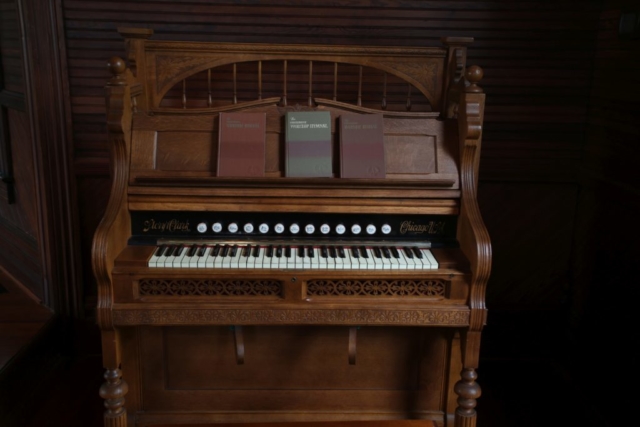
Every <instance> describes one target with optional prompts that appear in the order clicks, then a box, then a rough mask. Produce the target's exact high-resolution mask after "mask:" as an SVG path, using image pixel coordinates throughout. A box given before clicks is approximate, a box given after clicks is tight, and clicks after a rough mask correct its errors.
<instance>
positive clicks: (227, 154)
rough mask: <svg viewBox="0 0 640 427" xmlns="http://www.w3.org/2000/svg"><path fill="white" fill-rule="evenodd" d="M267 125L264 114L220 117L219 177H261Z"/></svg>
mask: <svg viewBox="0 0 640 427" xmlns="http://www.w3.org/2000/svg"><path fill="white" fill-rule="evenodd" d="M266 123H267V116H266V114H265V113H249V112H236V113H220V119H219V132H218V171H217V175H218V176H221V177H253V176H256V177H257V176H264V174H265V166H264V165H265V141H266Z"/></svg>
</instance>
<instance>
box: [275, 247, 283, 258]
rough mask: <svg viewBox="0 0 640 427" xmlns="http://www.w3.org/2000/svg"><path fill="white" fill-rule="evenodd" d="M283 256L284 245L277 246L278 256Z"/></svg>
mask: <svg viewBox="0 0 640 427" xmlns="http://www.w3.org/2000/svg"><path fill="white" fill-rule="evenodd" d="M280 257H282V245H278V246H277V247H276V258H280Z"/></svg>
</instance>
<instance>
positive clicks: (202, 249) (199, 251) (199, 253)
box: [197, 246, 207, 257]
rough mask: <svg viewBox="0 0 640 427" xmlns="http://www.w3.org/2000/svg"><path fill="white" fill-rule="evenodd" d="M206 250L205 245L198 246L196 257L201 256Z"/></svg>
mask: <svg viewBox="0 0 640 427" xmlns="http://www.w3.org/2000/svg"><path fill="white" fill-rule="evenodd" d="M206 250H207V247H206V246H201V247H200V249H198V254H197V256H198V257H203V256H204V253H205V252H206Z"/></svg>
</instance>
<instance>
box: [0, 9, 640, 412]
mask: <svg viewBox="0 0 640 427" xmlns="http://www.w3.org/2000/svg"><path fill="white" fill-rule="evenodd" d="M628 12H634V13H636V14H638V13H640V2H638V1H630V0H556V1H543V0H537V1H535V0H531V1H507V0H499V1H444V0H442V1H392V0H379V1H362V0H337V1H332V2H326V1H304V2H303V1H287V0H270V1H259V0H258V1H249V0H247V1H219V0H191V1H184V2H177V1H164V0H155V1H147V0H144V1H135V2H133V1H130V2H118V1H93V0H91V1H80V0H77V1H71V0H56V1H49V2H47V1H38V0H0V37H1V42H0V60H1V63H0V65H1V70H2V74H1V77H2V79H1V81H0V89H1V91H0V106H1V107H2V112H3V129H4V131H3V133H1V134H0V137H1V138H3V139H4V141H5V144H7V142H8V146H9V147H10V152H11V159H10V161H9V162H7V161H5V162H4V165H5V166H4V167H5V168H6V164H11V165H12V169H13V176H14V178H15V185H14V191H15V203H12V204H9V203H8V202H7V200H6V195H5V192H6V191H7V186H6V185H4V184H0V186H2V188H0V242H1V244H0V269H2V270H3V272H4V273H5V274H6V275H8V276H10V277H12V278H13V280H15V282H17V283H19V284H20V285H21V286H23V287H24V288H26V289H27V290H28V291H29V292H31V293H32V294H33V295H34V296H35V297H36V298H37V299H39V300H40V301H42V303H43V304H44V305H45V306H46V307H48V308H50V309H51V310H52V311H53V312H54V313H55V314H56V316H57V317H59V318H62V319H67V320H70V321H71V323H73V324H75V325H77V324H83V325H86V327H84V328H81V329H82V331H84V332H83V334H85V335H86V336H85V335H83V339H86V340H97V339H98V332H97V327H95V320H94V318H93V316H94V307H95V304H96V286H95V282H94V279H93V277H92V271H91V264H90V251H91V240H92V237H93V232H94V230H95V228H96V226H97V224H98V222H99V221H100V219H101V216H102V214H103V212H104V209H105V206H106V203H107V199H108V196H109V189H110V181H109V151H108V147H107V143H106V141H107V140H106V120H105V106H104V86H105V83H106V81H107V79H108V77H109V74H108V72H107V69H106V61H107V59H108V58H110V57H111V56H114V55H117V56H121V57H123V56H124V52H125V51H124V42H123V40H122V38H121V37H120V36H119V34H118V33H117V31H116V29H117V28H118V27H124V26H126V27H148V28H152V29H153V30H154V32H155V33H154V35H153V36H152V38H153V39H168V40H169V39H170V40H201V41H213V40H215V41H229V42H255V43H264V42H272V43H322V44H346V45H353V44H357V45H385V46H391V45H401V46H438V45H439V43H440V42H439V40H440V37H443V36H470V37H474V38H475V42H474V43H473V44H472V45H471V46H470V48H469V50H468V61H467V63H468V65H472V64H477V65H479V66H481V67H482V68H483V70H484V79H483V80H482V81H481V83H480V86H481V87H482V88H483V89H484V91H485V93H486V95H487V98H486V99H487V101H486V112H485V126H484V137H483V147H482V159H481V164H480V182H479V192H478V198H479V203H480V207H481V211H482V214H483V217H484V220H485V222H486V225H487V227H488V230H489V233H490V236H491V239H492V244H493V253H494V257H493V268H492V274H491V278H490V281H489V284H488V287H487V295H486V301H487V306H488V308H489V318H488V325H487V327H486V329H485V335H484V340H483V347H482V355H483V359H484V360H486V361H494V362H496V361H498V362H500V361H504V363H511V365H510V366H513V371H512V375H513V379H512V381H513V387H514V390H513V393H526V390H527V387H528V385H527V384H528V382H527V381H528V379H527V378H528V377H529V376H531V375H535V372H532V371H529V370H528V369H527V368H526V363H520V362H524V361H527V360H530V359H535V358H543V359H549V360H553V361H554V363H557V364H558V366H560V367H562V369H563V372H565V371H566V372H567V373H568V375H570V376H571V381H572V382H574V383H575V384H576V386H577V387H578V389H579V390H582V392H584V395H585V398H586V399H588V400H589V401H590V402H593V406H592V408H593V409H596V410H597V411H598V412H599V413H600V414H603V417H604V418H605V419H607V420H609V421H611V420H615V419H616V417H622V416H623V414H625V411H630V410H631V407H633V405H632V398H633V395H632V394H631V393H630V392H626V391H625V390H626V389H625V387H626V386H625V384H631V383H632V381H635V380H636V378H635V373H634V368H635V367H636V366H637V364H638V350H636V347H637V344H636V343H635V342H634V341H635V339H636V337H637V335H638V332H637V325H638V322H637V320H636V316H637V313H638V309H636V305H637V304H638V301H639V299H638V296H639V291H638V288H639V286H638V285H639V283H638V280H637V278H636V277H637V274H636V271H635V270H636V268H637V265H638V262H637V260H638V259H640V250H639V249H638V244H637V242H638V238H639V237H640V236H639V235H640V233H638V231H637V229H638V225H637V220H638V213H639V212H640V209H639V204H640V185H639V183H638V178H637V173H638V165H637V163H638V160H639V157H640V156H638V154H637V153H638V144H639V143H640V138H639V137H640V124H639V122H640V108H639V107H640V83H639V80H640V40H639V39H638V35H637V33H636V35H635V38H632V37H631V38H630V37H623V36H621V35H620V34H619V29H618V27H619V21H620V16H621V14H623V13H628ZM636 16H637V15H636ZM0 157H2V155H0ZM6 157H7V156H6V153H5V155H4V158H5V160H6ZM2 165H3V163H2V162H0V166H2ZM5 172H6V171H5ZM482 366H483V365H482V362H481V368H480V369H479V379H478V381H479V383H480V384H481V385H482V381H483V370H482ZM621 385H622V386H623V388H620V386H621ZM553 388H554V385H553V384H549V392H551V391H552V390H553ZM629 389H630V387H629ZM480 402H481V400H480ZM616 414H618V415H616ZM620 419H621V418H620Z"/></svg>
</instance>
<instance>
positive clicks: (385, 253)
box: [382, 246, 391, 258]
mask: <svg viewBox="0 0 640 427" xmlns="http://www.w3.org/2000/svg"><path fill="white" fill-rule="evenodd" d="M382 255H383V256H384V257H385V258H391V252H389V248H388V247H386V246H383V247H382Z"/></svg>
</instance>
